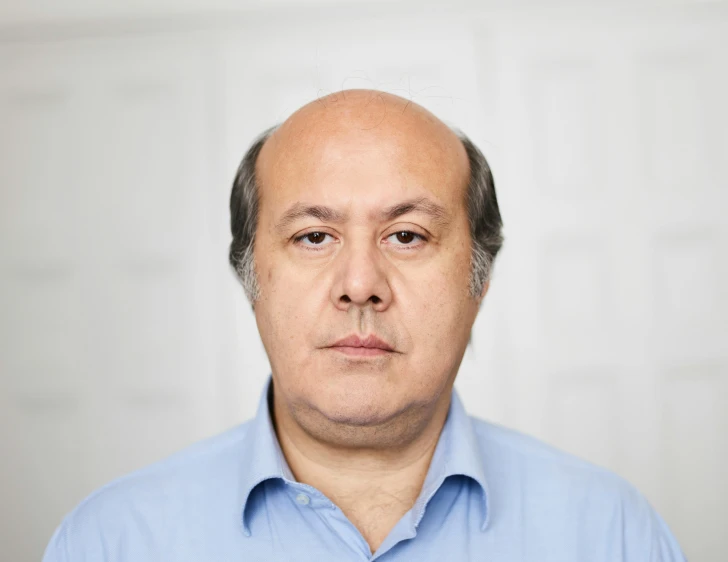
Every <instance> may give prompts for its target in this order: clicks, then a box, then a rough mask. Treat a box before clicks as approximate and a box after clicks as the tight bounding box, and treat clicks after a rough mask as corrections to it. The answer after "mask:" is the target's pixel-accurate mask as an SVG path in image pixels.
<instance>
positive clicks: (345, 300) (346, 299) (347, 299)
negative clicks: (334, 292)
mask: <svg viewBox="0 0 728 562" xmlns="http://www.w3.org/2000/svg"><path fill="white" fill-rule="evenodd" d="M341 300H342V301H344V302H345V303H350V302H351V299H350V298H349V297H348V295H344V296H343V297H341Z"/></svg>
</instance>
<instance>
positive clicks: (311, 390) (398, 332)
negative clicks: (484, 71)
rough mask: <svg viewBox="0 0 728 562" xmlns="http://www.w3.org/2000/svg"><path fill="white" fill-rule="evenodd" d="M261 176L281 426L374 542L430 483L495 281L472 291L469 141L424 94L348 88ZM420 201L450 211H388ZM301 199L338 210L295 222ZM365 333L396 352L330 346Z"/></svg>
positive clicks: (264, 332) (261, 161)
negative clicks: (453, 397)
mask: <svg viewBox="0 0 728 562" xmlns="http://www.w3.org/2000/svg"><path fill="white" fill-rule="evenodd" d="M257 174H258V178H259V183H260V193H259V195H260V206H259V221H258V226H257V232H256V241H255V248H254V254H255V262H256V271H257V274H258V278H259V284H260V298H259V300H258V301H257V302H256V303H255V309H254V311H255V317H256V322H257V325H258V329H259V331H260V335H261V339H262V341H263V345H264V347H265V350H266V352H267V354H268V357H269V360H270V364H271V368H272V376H273V387H274V400H273V406H274V407H273V417H274V425H275V428H276V433H277V436H278V439H279V442H280V444H281V448H282V450H283V453H284V455H285V457H286V460H287V461H288V463H289V465H290V467H291V470H292V472H293V474H294V476H295V477H296V479H297V480H299V481H300V482H304V483H306V484H309V485H311V486H314V487H316V488H317V489H319V490H320V491H321V492H322V493H324V494H325V495H326V496H327V497H328V498H329V499H331V500H332V501H333V502H334V503H336V505H338V506H339V507H340V508H341V509H342V511H343V512H344V513H345V514H346V516H347V517H348V518H349V520H350V521H351V522H352V523H353V524H354V525H355V526H356V527H357V528H358V529H359V531H360V532H361V533H362V535H363V537H364V538H365V539H366V541H367V543H368V544H369V547H370V549H371V551H372V552H375V551H376V549H377V548H378V547H379V546H380V545H381V543H382V541H383V540H384V538H385V537H386V536H387V534H388V533H389V531H390V530H391V529H392V527H393V526H394V525H395V524H396V523H397V521H398V520H399V519H400V518H401V517H402V515H404V514H405V513H406V512H407V511H408V510H409V509H410V508H411V507H412V505H413V504H414V502H415V500H416V499H417V496H418V495H419V493H420V490H421V487H422V484H423V482H424V478H425V476H426V474H427V469H428V467H429V464H430V460H431V458H432V454H433V452H434V449H435V446H436V444H437V440H438V438H439V435H440V431H441V430H442V427H443V424H444V421H445V418H446V416H447V412H448V408H449V405H450V394H451V390H452V386H453V383H454V381H455V377H456V375H457V371H458V368H459V366H460V362H461V361H462V357H463V354H464V352H465V348H466V346H467V342H468V338H469V334H470V330H471V328H472V325H473V322H474V321H475V317H476V315H477V312H478V306H479V304H480V301H481V300H482V298H483V297H484V296H485V293H486V291H487V285H486V286H485V287H484V289H483V292H482V294H481V295H480V297H479V298H478V299H473V298H472V297H471V296H470V295H469V292H468V280H469V274H470V248H471V239H470V230H469V225H468V217H467V210H466V186H467V181H468V176H469V165H468V159H467V154H466V152H465V149H464V148H463V146H462V143H461V142H460V140H459V139H458V137H457V136H456V135H455V134H454V133H453V132H452V131H451V130H450V129H449V128H448V127H447V126H446V125H445V124H444V123H442V122H441V121H439V120H438V119H437V118H436V117H434V116H433V115H432V114H431V113H429V112H428V111H427V110H425V109H424V108H422V107H421V106H419V105H417V104H414V103H412V102H411V101H409V100H406V99H403V98H400V97H398V96H394V95H390V94H386V93H383V92H378V91H371V90H347V91H345V92H339V93H337V94H332V95H330V96H326V97H324V98H320V99H318V100H316V101H314V102H312V103H310V104H308V105H306V106H304V107H302V108H301V109H299V110H298V111H297V112H296V113H294V114H293V115H292V116H291V117H290V118H289V119H288V120H287V121H286V122H285V123H283V124H282V125H281V127H280V128H279V129H278V130H277V131H276V132H275V133H274V134H273V135H272V136H271V137H270V138H269V139H268V141H267V142H266V143H265V145H264V146H263V148H262V150H261V152H260V155H259V158H258V162H257ZM413 201H415V202H419V203H420V205H422V204H423V203H424V204H425V205H429V208H430V209H432V208H435V207H436V208H437V209H438V213H437V215H433V214H432V213H428V212H426V211H425V210H422V209H418V208H415V209H411V210H409V211H408V212H406V213H404V214H401V215H400V216H396V217H392V216H388V217H386V216H383V214H382V213H383V210H385V209H392V208H393V207H395V206H396V205H399V204H401V203H403V202H413ZM294 205H298V208H299V210H300V209H303V208H306V207H310V206H319V207H327V208H329V209H331V210H332V211H334V213H329V214H328V215H327V214H324V213H321V212H319V213H317V216H311V215H310V214H306V213H305V212H302V213H299V216H296V217H293V218H291V219H290V220H284V218H285V217H286V214H287V213H288V212H289V211H291V209H292V207H293V206H294ZM316 233H318V234H316ZM398 233H400V234H398ZM410 233H413V234H414V235H413V234H410ZM352 334H354V335H358V336H361V337H366V336H368V335H370V334H376V335H377V336H378V337H379V338H380V339H382V340H384V341H385V342H387V343H388V344H389V345H390V346H391V347H392V348H393V351H390V352H382V353H380V354H379V355H375V356H357V355H349V354H346V353H343V352H342V350H341V349H336V348H333V347H331V346H332V344H334V343H335V342H336V341H337V340H339V339H341V338H344V337H346V336H349V335H352Z"/></svg>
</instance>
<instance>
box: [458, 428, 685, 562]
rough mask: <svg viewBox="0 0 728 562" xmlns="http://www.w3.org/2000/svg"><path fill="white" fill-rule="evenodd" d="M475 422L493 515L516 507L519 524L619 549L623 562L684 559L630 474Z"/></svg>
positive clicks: (506, 513)
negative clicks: (617, 472)
mask: <svg viewBox="0 0 728 562" xmlns="http://www.w3.org/2000/svg"><path fill="white" fill-rule="evenodd" d="M470 419H471V422H472V425H473V429H474V432H475V435H476V440H477V443H478V446H479V449H480V450H479V454H480V456H481V459H482V462H483V466H484V472H485V478H486V480H487V482H488V488H489V493H490V495H491V499H492V500H493V501H492V504H491V507H492V508H493V510H494V513H493V514H492V515H493V517H497V516H498V513H500V515H502V516H503V517H504V518H508V517H512V516H514V514H515V513H516V512H514V511H513V507H514V506H516V511H517V514H515V517H517V518H521V519H520V520H519V521H520V524H523V525H526V526H529V525H530V526H533V528H535V529H548V530H549V531H550V533H551V534H552V535H553V536H560V537H562V538H563V539H566V538H567V537H569V536H571V535H573V539H574V540H575V541H583V540H586V541H588V543H589V544H591V545H594V546H596V545H601V548H603V549H605V551H607V550H610V549H613V548H615V547H618V548H620V549H621V551H622V553H623V558H621V559H622V560H630V561H631V560H645V561H650V562H653V561H655V562H658V561H660V562H673V561H674V562H679V561H683V560H684V556H683V554H682V552H681V550H680V547H679V546H678V544H677V541H676V540H675V538H674V536H673V535H672V533H671V531H670V529H669V528H668V526H667V524H666V523H665V521H664V520H663V519H662V518H661V517H660V515H659V514H658V513H657V512H656V511H655V510H654V508H653V507H652V505H651V504H650V503H649V502H648V500H647V499H646V498H645V496H644V495H643V494H642V493H640V491H639V490H638V489H637V488H636V487H635V486H634V485H633V484H631V483H630V482H628V481H627V480H626V479H625V478H623V477H621V476H619V475H618V474H616V473H615V472H612V471H611V470H608V469H606V468H603V467H600V466H597V465H595V464H593V463H590V462H588V461H586V460H583V459H581V458H578V457H576V456H574V455H571V454H569V453H566V452H564V451H562V450H560V449H558V448H556V447H554V446H551V445H549V444H547V443H545V442H543V441H541V440H539V439H536V438H534V437H531V436H528V435H525V434H523V433H521V432H518V431H515V430H513V429H508V428H506V427H503V426H500V425H497V424H494V423H490V422H486V421H483V420H480V419H478V418H475V417H471V418H470ZM545 521H546V523H544V522H545ZM537 532H538V531H537Z"/></svg>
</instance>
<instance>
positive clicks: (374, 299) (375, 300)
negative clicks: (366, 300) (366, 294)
mask: <svg viewBox="0 0 728 562" xmlns="http://www.w3.org/2000/svg"><path fill="white" fill-rule="evenodd" d="M371 299H372V302H373V303H374V304H379V303H380V302H382V299H380V298H379V297H378V296H376V295H372V296H371Z"/></svg>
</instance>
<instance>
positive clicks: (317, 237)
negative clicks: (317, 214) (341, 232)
mask: <svg viewBox="0 0 728 562" xmlns="http://www.w3.org/2000/svg"><path fill="white" fill-rule="evenodd" d="M322 239H323V235H322V234H321V233H320V232H312V233H311V234H309V235H308V240H309V242H313V243H314V244H318V243H319V242H321V241H322Z"/></svg>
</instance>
